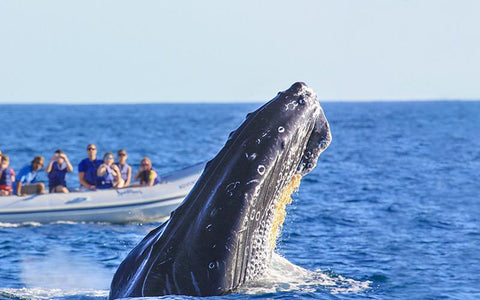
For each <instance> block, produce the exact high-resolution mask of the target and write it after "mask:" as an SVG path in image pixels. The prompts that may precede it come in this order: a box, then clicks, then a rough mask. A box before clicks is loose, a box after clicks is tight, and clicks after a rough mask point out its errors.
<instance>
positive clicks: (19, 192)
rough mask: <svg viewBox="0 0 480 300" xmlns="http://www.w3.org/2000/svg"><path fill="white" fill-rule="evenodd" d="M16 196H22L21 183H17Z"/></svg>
mask: <svg viewBox="0 0 480 300" xmlns="http://www.w3.org/2000/svg"><path fill="white" fill-rule="evenodd" d="M16 183H17V196H20V197H23V196H24V195H23V194H22V182H21V181H17V182H16Z"/></svg>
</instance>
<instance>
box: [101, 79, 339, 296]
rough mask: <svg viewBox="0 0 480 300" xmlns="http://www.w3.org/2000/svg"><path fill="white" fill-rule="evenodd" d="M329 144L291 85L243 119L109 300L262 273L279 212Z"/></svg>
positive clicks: (206, 290)
mask: <svg viewBox="0 0 480 300" xmlns="http://www.w3.org/2000/svg"><path fill="white" fill-rule="evenodd" d="M330 142H331V134H330V128H329V124H328V121H327V119H326V117H325V115H324V113H323V110H322V108H321V106H320V104H319V102H318V99H317V96H316V95H315V93H314V92H313V90H311V89H310V88H308V87H307V85H305V84H304V83H301V82H297V83H295V84H293V85H292V86H291V87H290V88H289V89H287V90H285V91H283V92H279V93H278V95H277V96H276V97H275V98H274V99H272V100H271V101H269V102H268V103H266V104H265V105H263V106H262V107H260V108H259V109H257V110H256V111H254V112H252V113H250V114H248V115H247V117H246V119H245V121H244V122H243V123H242V124H241V125H240V127H239V128H238V129H236V130H235V131H233V132H232V133H231V134H230V136H229V138H228V140H227V143H226V144H225V146H224V147H223V148H222V149H221V150H220V152H219V153H218V154H217V155H216V156H215V158H213V159H212V160H211V161H210V162H208V163H207V165H206V167H205V170H204V172H203V173H202V175H201V176H200V178H199V179H198V181H197V183H196V184H195V186H194V187H193V189H192V190H191V191H190V193H189V194H188V196H187V197H186V198H185V200H184V202H183V203H182V204H181V205H180V206H179V207H178V208H177V209H176V210H175V211H174V212H173V213H172V215H171V217H170V219H169V220H168V221H167V222H166V223H164V224H162V225H161V226H160V227H158V228H157V229H155V230H153V231H152V232H150V233H149V234H148V235H147V236H146V237H145V238H144V239H143V240H142V241H141V242H140V244H139V245H137V246H136V247H135V248H134V249H133V250H132V251H131V252H130V254H129V255H128V256H127V258H126V259H125V260H124V261H123V262H122V264H121V265H120V267H119V268H118V270H117V272H116V274H115V276H114V278H113V281H112V285H111V290H110V298H119V297H132V296H159V295H167V294H183V295H194V296H210V295H222V294H225V293H228V292H231V291H233V290H235V289H236V288H238V287H239V286H241V285H243V284H245V283H248V282H250V281H252V280H255V279H257V278H259V277H261V276H262V275H264V274H265V271H266V269H267V267H268V264H269V261H270V258H271V255H272V252H273V249H274V248H275V243H276V239H277V236H278V232H279V229H280V227H281V225H282V223H283V221H284V218H285V206H286V204H288V203H289V202H290V201H291V198H290V194H291V193H292V191H293V190H294V189H296V188H297V187H298V185H299V183H300V179H301V177H302V176H304V175H306V174H307V173H309V172H310V171H311V170H313V168H315V166H316V164H317V161H318V157H319V155H320V154H321V153H322V152H323V151H324V150H325V149H326V148H327V147H328V145H329V144H330Z"/></svg>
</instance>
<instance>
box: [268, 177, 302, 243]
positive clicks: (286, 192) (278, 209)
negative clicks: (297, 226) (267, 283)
mask: <svg viewBox="0 0 480 300" xmlns="http://www.w3.org/2000/svg"><path fill="white" fill-rule="evenodd" d="M300 180H302V175H300V174H295V175H293V177H292V180H290V183H289V184H288V185H287V186H286V187H285V188H284V189H283V192H282V195H281V196H280V199H279V200H278V201H277V203H275V212H274V215H273V222H272V230H271V231H270V238H269V243H270V249H271V250H273V249H275V246H276V244H277V238H278V235H279V232H280V228H281V227H282V226H283V222H284V221H285V216H286V215H287V211H286V210H285V208H286V207H287V205H288V204H290V203H292V197H291V196H292V193H293V192H295V191H297V190H298V187H299V186H300Z"/></svg>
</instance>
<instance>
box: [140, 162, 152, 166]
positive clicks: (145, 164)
mask: <svg viewBox="0 0 480 300" xmlns="http://www.w3.org/2000/svg"><path fill="white" fill-rule="evenodd" d="M141 165H142V166H149V165H150V164H149V163H146V162H143V163H141Z"/></svg>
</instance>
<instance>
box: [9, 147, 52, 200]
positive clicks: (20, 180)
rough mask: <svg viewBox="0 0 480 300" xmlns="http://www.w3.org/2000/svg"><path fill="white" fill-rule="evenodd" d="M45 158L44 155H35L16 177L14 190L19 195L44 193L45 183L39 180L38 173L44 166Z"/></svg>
mask: <svg viewBox="0 0 480 300" xmlns="http://www.w3.org/2000/svg"><path fill="white" fill-rule="evenodd" d="M43 164H44V160H43V157H42V156H35V158H34V159H33V160H32V163H31V164H30V165H28V166H25V167H23V168H22V169H21V170H20V172H18V175H17V176H16V179H15V187H14V188H13V190H14V191H15V192H16V194H17V195H18V196H26V195H32V194H43V192H44V190H45V184H43V182H39V181H38V179H37V175H38V173H39V172H40V170H41V169H42V168H43Z"/></svg>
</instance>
